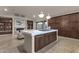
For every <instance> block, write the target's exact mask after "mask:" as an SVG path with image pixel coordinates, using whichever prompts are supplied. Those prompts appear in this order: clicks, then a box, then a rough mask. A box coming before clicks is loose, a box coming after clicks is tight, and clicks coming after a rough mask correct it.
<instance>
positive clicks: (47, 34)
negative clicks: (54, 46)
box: [23, 29, 58, 53]
mask: <svg viewBox="0 0 79 59" xmlns="http://www.w3.org/2000/svg"><path fill="white" fill-rule="evenodd" d="M23 35H24V50H25V51H26V52H27V53H34V52H37V51H39V50H40V49H42V48H44V47H45V46H47V45H48V44H50V43H52V42H55V41H56V40H57V38H58V30H54V29H51V30H47V31H39V30H25V31H23Z"/></svg>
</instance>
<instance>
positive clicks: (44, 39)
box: [35, 32, 57, 52]
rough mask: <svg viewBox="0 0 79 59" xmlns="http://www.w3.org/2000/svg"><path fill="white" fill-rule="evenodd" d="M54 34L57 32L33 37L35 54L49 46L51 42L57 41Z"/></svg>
mask: <svg viewBox="0 0 79 59" xmlns="http://www.w3.org/2000/svg"><path fill="white" fill-rule="evenodd" d="M56 33H57V32H51V33H46V34H43V35H37V36H35V52H37V51H38V50H40V49H42V48H43V47H45V46H46V45H48V44H50V43H51V42H54V41H56V39H57V34H56Z"/></svg>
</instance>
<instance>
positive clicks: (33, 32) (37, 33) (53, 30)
mask: <svg viewBox="0 0 79 59" xmlns="http://www.w3.org/2000/svg"><path fill="white" fill-rule="evenodd" d="M55 31H58V30H57V29H51V30H48V31H39V30H24V31H23V33H28V34H31V35H32V36H35V35H41V34H45V33H49V32H55Z"/></svg>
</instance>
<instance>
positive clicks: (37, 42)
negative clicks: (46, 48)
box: [35, 36, 40, 52]
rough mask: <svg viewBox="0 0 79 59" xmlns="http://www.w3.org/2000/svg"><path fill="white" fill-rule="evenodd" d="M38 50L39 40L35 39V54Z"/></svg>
mask: <svg viewBox="0 0 79 59" xmlns="http://www.w3.org/2000/svg"><path fill="white" fill-rule="evenodd" d="M39 49H40V38H38V37H37V36H36V37H35V52H36V51H38V50H39Z"/></svg>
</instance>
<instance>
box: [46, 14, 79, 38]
mask: <svg viewBox="0 0 79 59" xmlns="http://www.w3.org/2000/svg"><path fill="white" fill-rule="evenodd" d="M48 24H49V26H51V28H52V29H53V28H56V29H58V34H59V35H60V36H65V37H70V38H77V39H79V13H73V14H68V15H63V16H58V17H53V18H51V19H50V20H49V21H48Z"/></svg>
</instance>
